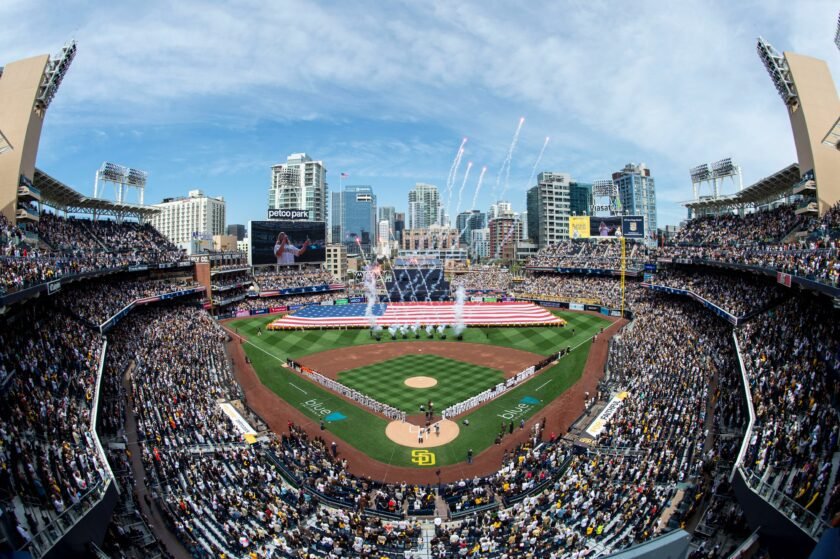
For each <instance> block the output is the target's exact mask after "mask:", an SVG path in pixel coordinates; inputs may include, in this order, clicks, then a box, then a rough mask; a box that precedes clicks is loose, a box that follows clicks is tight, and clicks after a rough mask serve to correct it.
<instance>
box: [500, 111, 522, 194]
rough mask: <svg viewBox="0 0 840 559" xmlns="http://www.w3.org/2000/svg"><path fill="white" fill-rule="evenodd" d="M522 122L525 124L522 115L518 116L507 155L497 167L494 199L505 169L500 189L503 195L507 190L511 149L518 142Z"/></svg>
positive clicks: (511, 156) (512, 149) (513, 148)
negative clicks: (503, 185)
mask: <svg viewBox="0 0 840 559" xmlns="http://www.w3.org/2000/svg"><path fill="white" fill-rule="evenodd" d="M523 124H525V117H524V116H523V117H520V118H519V124H518V125H517V126H516V132H514V133H513V140H511V142H510V147H509V148H508V152H507V156H506V157H505V160H504V161H502V166H501V167H500V168H499V174H498V175H496V186H494V187H493V198H494V199H495V198H496V192H498V191H499V185H500V184H501V182H502V174H503V173H505V171H507V173H506V174H505V187H504V190H502V195H504V193H505V190H507V183H508V179H510V162H511V160H512V159H513V151H514V150H515V149H516V144H518V143H519V133H520V132H521V131H522V125H523ZM499 199H501V198H499Z"/></svg>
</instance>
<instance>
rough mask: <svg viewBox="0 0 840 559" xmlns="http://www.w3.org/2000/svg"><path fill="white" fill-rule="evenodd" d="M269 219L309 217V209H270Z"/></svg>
mask: <svg viewBox="0 0 840 559" xmlns="http://www.w3.org/2000/svg"><path fill="white" fill-rule="evenodd" d="M268 219H309V210H288V209H286V210H275V209H272V208H269V209H268Z"/></svg>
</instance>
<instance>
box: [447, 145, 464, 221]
mask: <svg viewBox="0 0 840 559" xmlns="http://www.w3.org/2000/svg"><path fill="white" fill-rule="evenodd" d="M467 139H468V138H463V139H462V140H461V145H460V146H458V152H457V153H456V154H455V159H453V160H452V166H451V167H449V175H448V176H447V177H446V185H444V186H445V187H446V191H447V193H448V196H449V199H450V201H451V200H452V185H453V184H454V183H455V175H457V174H458V167H459V166H460V165H461V158H462V157H463V156H464V146H465V145H466V144H467ZM446 209H447V210H448V209H449V207H448V206H447V208H446Z"/></svg>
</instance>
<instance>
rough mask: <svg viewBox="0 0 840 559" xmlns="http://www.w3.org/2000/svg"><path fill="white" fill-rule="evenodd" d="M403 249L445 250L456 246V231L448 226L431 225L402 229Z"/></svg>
mask: <svg viewBox="0 0 840 559" xmlns="http://www.w3.org/2000/svg"><path fill="white" fill-rule="evenodd" d="M400 246H401V247H402V249H403V250H430V249H433V250H446V249H450V248H456V247H457V246H458V231H456V230H455V229H452V228H449V227H442V226H440V225H432V226H431V227H428V228H425V229H406V230H405V231H403V237H402V244H401V245H400Z"/></svg>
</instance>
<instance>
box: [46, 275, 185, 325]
mask: <svg viewBox="0 0 840 559" xmlns="http://www.w3.org/2000/svg"><path fill="white" fill-rule="evenodd" d="M195 287H200V284H199V283H198V282H195V281H193V280H192V278H184V277H172V278H167V279H130V278H124V279H109V280H104V281H101V282H99V283H96V284H93V285H90V284H87V285H80V286H71V287H69V288H65V289H63V290H62V292H61V295H60V296H59V299H58V300H59V303H60V304H61V305H63V306H64V307H66V308H67V309H69V310H70V311H71V312H72V313H74V314H75V315H76V316H78V317H80V318H82V319H84V320H87V321H89V322H90V323H92V324H94V325H97V326H98V325H99V324H102V323H103V322H105V321H106V320H108V319H109V318H111V317H112V316H114V315H115V314H117V313H118V312H119V311H121V310H122V309H123V308H125V307H126V306H127V305H128V304H129V303H132V302H133V301H136V300H138V299H145V298H147V297H155V296H159V295H163V294H165V293H173V292H176V291H183V290H186V289H191V288H195Z"/></svg>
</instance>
